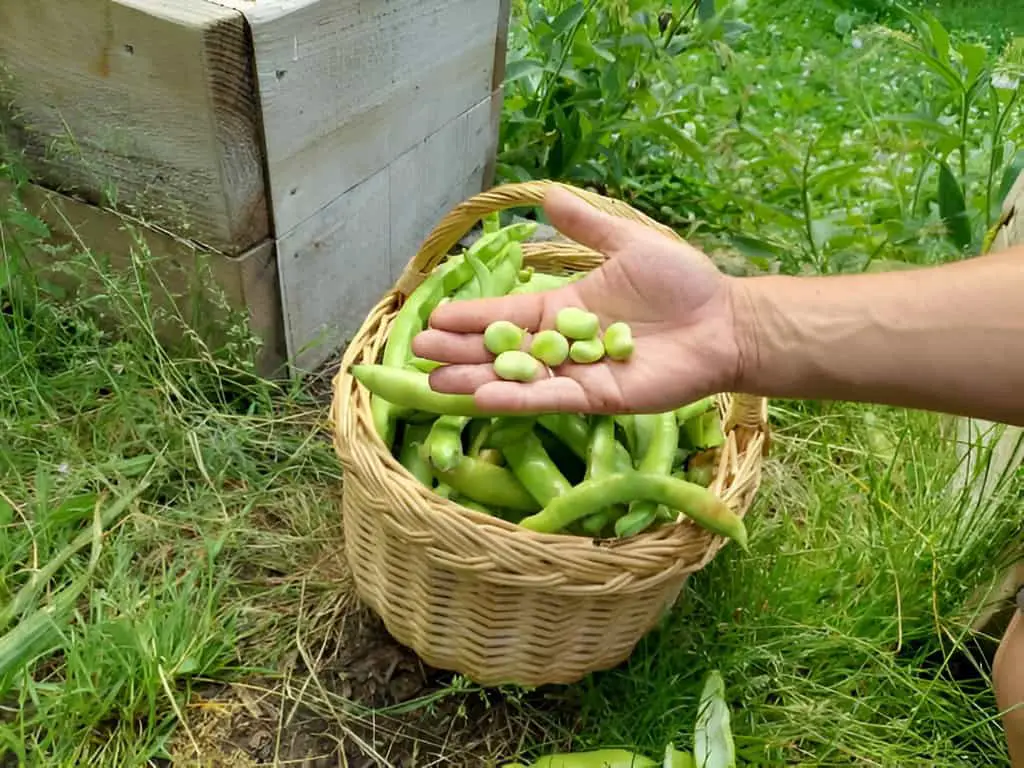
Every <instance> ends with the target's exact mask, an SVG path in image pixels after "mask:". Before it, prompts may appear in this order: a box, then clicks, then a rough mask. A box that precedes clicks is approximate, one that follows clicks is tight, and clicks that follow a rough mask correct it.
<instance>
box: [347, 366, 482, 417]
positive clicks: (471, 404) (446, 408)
mask: <svg viewBox="0 0 1024 768" xmlns="http://www.w3.org/2000/svg"><path fill="white" fill-rule="evenodd" d="M349 372H350V373H351V374H352V376H353V378H355V379H356V381H358V382H359V383H360V384H362V385H363V386H364V387H366V388H367V389H368V390H370V392H371V394H373V395H376V396H377V397H378V398H380V399H381V400H385V401H387V402H388V403H391V404H393V405H395V406H399V407H401V408H411V409H413V410H417V411H425V412H427V413H434V414H438V415H441V416H489V415H497V414H488V413H484V412H483V411H481V410H480V409H479V408H478V407H477V405H476V402H475V401H474V400H473V396H472V395H450V394H447V393H444V392H435V391H434V390H432V389H431V388H430V377H429V375H427V374H426V373H422V372H421V371H411V370H409V369H407V368H389V367H388V366H385V365H368V364H366V365H353V366H352V367H351V368H349Z"/></svg>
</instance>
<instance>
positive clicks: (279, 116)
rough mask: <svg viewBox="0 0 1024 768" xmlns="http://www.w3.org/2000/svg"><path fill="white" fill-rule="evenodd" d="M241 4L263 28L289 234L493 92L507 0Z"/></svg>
mask: <svg viewBox="0 0 1024 768" xmlns="http://www.w3.org/2000/svg"><path fill="white" fill-rule="evenodd" d="M231 4H232V5H233V6H235V7H238V8H240V9H242V10H243V12H244V13H245V14H246V18H247V19H248V20H249V23H250V25H251V27H252V35H253V44H254V49H255V60H256V71H257V78H258V81H259V91H260V98H261V100H262V111H263V127H264V135H265V137H266V154H267V167H268V172H269V178H270V189H271V194H272V197H273V211H274V223H275V228H276V231H277V233H278V236H279V237H280V236H283V235H285V234H286V233H288V231H289V230H291V229H292V228H294V227H296V226H299V224H300V223H301V222H303V221H304V220H305V219H307V218H308V217H309V216H310V215H312V214H314V213H316V212H318V211H320V210H321V209H323V208H324V207H325V206H327V205H329V204H331V203H332V202H333V201H335V200H336V199H337V198H338V197H340V196H341V195H342V194H344V193H345V192H347V191H348V190H350V189H352V188H354V187H355V186H356V185H358V184H360V183H361V182H363V181H365V180H366V179H368V178H370V177H371V176H372V175H374V174H375V173H377V172H379V171H380V170H382V169H383V168H385V167H386V166H387V165H388V164H389V163H390V162H391V161H392V160H394V159H395V158H396V157H398V156H399V155H401V154H402V153H403V152H405V151H407V150H408V149H410V148H411V147H413V146H414V145H415V144H416V143H417V142H419V141H421V140H422V139H423V138H424V137H425V136H428V135H430V134H431V133H433V132H435V131H437V130H438V129H439V128H441V126H443V125H445V124H447V123H448V122H449V121H450V120H452V119H453V118H454V117H455V116H456V115H460V114H462V113H464V112H466V111H467V110H468V109H470V108H471V107H473V106H475V105H477V104H479V103H482V102H484V101H486V100H488V99H489V98H490V95H491V92H492V90H493V89H492V82H491V81H492V75H493V70H494V64H495V48H496V42H497V33H498V30H499V12H500V10H501V6H502V0H390V2H387V3H381V2H370V1H369V0H291V1H290V2H284V1H283V0H267V1H264V2H256V3H253V4H250V5H248V6H246V4H245V3H244V2H238V1H237V0H235V1H234V2H232V3H231ZM423 193H424V194H430V190H424V192H423Z"/></svg>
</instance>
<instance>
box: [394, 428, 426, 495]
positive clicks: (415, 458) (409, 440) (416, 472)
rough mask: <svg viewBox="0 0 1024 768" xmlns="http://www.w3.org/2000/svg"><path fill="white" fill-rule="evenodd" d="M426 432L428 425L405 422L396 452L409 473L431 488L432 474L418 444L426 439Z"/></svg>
mask: <svg viewBox="0 0 1024 768" xmlns="http://www.w3.org/2000/svg"><path fill="white" fill-rule="evenodd" d="M428 433H429V427H428V426H427V425H426V424H406V426H405V431H404V434H403V435H402V445H401V448H400V449H399V452H398V462H399V463H400V464H401V465H402V466H403V467H405V468H406V469H407V470H409V474H411V475H412V476H413V477H415V478H416V479H417V480H419V481H420V482H421V483H422V484H423V485H425V486H426V487H427V488H431V487H433V485H434V474H433V472H431V471H430V465H429V464H428V463H427V462H426V461H424V459H423V456H422V454H421V453H420V446H421V445H422V444H423V442H424V441H425V440H426V439H427V434H428Z"/></svg>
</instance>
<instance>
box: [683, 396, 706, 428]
mask: <svg viewBox="0 0 1024 768" xmlns="http://www.w3.org/2000/svg"><path fill="white" fill-rule="evenodd" d="M714 407H715V398H714V396H708V397H704V398H701V399H700V400H696V401H694V402H692V403H687V404H686V405H682V406H680V407H679V408H676V410H675V414H676V422H677V423H678V424H679V426H680V427H681V426H683V425H684V424H686V423H687V422H688V421H689V420H690V419H692V418H694V417H695V416H701V415H703V414H705V413H707V412H708V411H710V410H711V409H712V408H714Z"/></svg>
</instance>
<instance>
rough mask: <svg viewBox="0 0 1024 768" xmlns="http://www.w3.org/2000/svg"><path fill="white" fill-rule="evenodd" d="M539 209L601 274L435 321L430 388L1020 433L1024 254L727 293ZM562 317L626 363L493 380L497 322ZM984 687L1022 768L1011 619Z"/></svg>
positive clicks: (1023, 742)
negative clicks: (607, 341)
mask: <svg viewBox="0 0 1024 768" xmlns="http://www.w3.org/2000/svg"><path fill="white" fill-rule="evenodd" d="M544 207H545V211H546V213H547V215H548V218H549V219H550V221H551V223H552V224H553V225H554V226H555V227H556V228H557V229H559V230H560V231H561V232H562V233H563V234H565V235H567V236H568V237H570V238H572V239H573V240H576V241H577V242H579V243H582V244H584V245H587V246H589V247H591V248H593V249H594V250H597V251H600V252H601V253H603V254H604V255H605V256H606V257H607V261H606V263H605V264H604V265H603V266H602V267H601V268H599V269H597V270H595V271H593V272H592V273H590V274H589V275H588V276H587V277H585V278H583V279H582V280H579V281H576V282H573V283H570V284H569V285H567V286H565V287H563V288H559V289H557V290H554V291H549V292H546V293H536V294H523V295H519V296H507V297H501V298H494V299H483V300H479V301H467V302H452V303H448V304H445V305H443V306H442V307H439V308H438V309H437V310H436V311H435V312H434V313H433V315H432V316H431V320H430V328H429V329H428V330H426V331H424V332H423V333H421V334H419V335H418V336H417V337H416V339H415V340H414V342H413V351H414V352H415V354H417V355H419V356H421V357H425V358H428V359H432V360H437V361H440V362H443V363H448V365H445V366H443V367H441V368H439V369H437V370H436V371H434V372H433V373H431V375H430V382H431V386H432V388H434V389H436V390H438V391H441V392H453V393H464V394H469V393H472V394H473V395H474V397H475V399H476V401H477V403H478V405H480V406H481V407H482V408H487V409H493V410H500V411H512V412H514V411H535V412H536V411H571V412H582V413H615V412H619V413H621V412H664V411H667V410H670V409H673V408H675V407H678V406H679V405H682V404H684V403H688V402H692V401H694V400H697V399H699V398H701V397H704V396H706V395H709V394H714V393H717V392H746V393H751V394H757V395H763V396H766V397H773V398H792V399H818V400H848V401H859V402H872V403H879V404H886V405H894V406H902V407H907V408H918V409H924V410H932V411H938V412H944V413H948V414H955V415H960V416H969V417H974V418H980V419H987V420H991V421H996V422H1002V423H1007V424H1014V425H1019V426H1024V396H1022V393H1024V248H1015V249H1010V250H1006V251H1003V252H1000V253H997V254H991V255H985V256H979V257H976V258H972V259H967V260H964V261H960V262H956V263H953V264H948V265H943V266H937V267H929V268H923V269H916V270H912V271H898V272H891V273H884V274H863V275H837V276H826V277H787V276H765V277H745V278H737V277H730V276H726V275H723V274H722V273H721V272H719V271H718V270H717V269H716V268H715V266H714V265H713V264H712V263H711V261H710V260H709V259H708V258H707V257H706V256H705V255H704V254H702V253H701V252H700V251H698V250H697V249H695V248H693V247H691V246H689V245H687V244H685V243H680V242H678V241H676V240H673V239H671V238H669V237H667V236H665V235H662V234H660V233H658V232H656V231H654V230H652V229H650V228H648V227H645V226H643V225H641V224H638V223H636V222H630V221H626V220H623V219H618V218H614V217H611V216H608V215H606V214H603V213H600V212H598V211H596V210H595V209H593V208H592V207H590V206H589V205H588V204H586V203H585V202H583V201H582V200H580V199H579V198H578V197H576V196H575V195H574V194H573V193H571V192H569V191H567V190H565V189H562V188H553V189H552V190H551V191H550V192H549V193H548V195H547V197H546V199H545V202H544ZM566 306H576V307H581V308H583V309H586V310H589V311H591V312H594V313H596V314H597V315H598V317H599V318H600V320H601V325H602V327H606V326H607V325H608V324H610V323H612V322H615V321H625V322H627V323H629V324H630V326H631V327H632V330H633V338H634V343H635V351H634V353H633V356H632V358H631V359H630V360H629V361H628V362H627V363H620V362H615V361H610V360H608V361H603V362H600V363H596V364H590V365H577V364H573V363H567V364H565V365H562V366H559V367H558V368H557V369H556V370H555V371H553V373H552V375H551V376H549V377H546V378H541V379H539V380H535V381H531V382H529V383H518V382H508V381H500V380H498V379H497V377H496V376H495V374H494V372H493V369H492V366H491V361H492V360H493V356H492V355H491V354H490V353H488V352H487V350H486V349H485V347H484V344H483V336H482V334H483V331H484V329H485V328H486V327H487V325H488V324H489V323H491V322H492V321H494V320H498V319H505V320H511V321H512V322H514V323H516V324H518V325H520V326H521V327H523V328H526V329H527V330H528V331H530V332H536V331H538V330H541V329H546V328H552V327H554V320H555V315H556V314H557V312H558V310H559V309H561V308H562V307H566ZM526 343H529V342H528V340H527V342H526ZM994 678H995V680H994V683H995V688H996V692H997V697H998V703H999V706H1000V709H1001V710H1003V711H1005V712H1007V714H1006V715H1004V718H1003V722H1004V725H1005V727H1006V731H1007V738H1008V741H1009V744H1010V751H1011V759H1012V761H1013V765H1014V767H1015V768H1024V622H1022V621H1021V619H1020V616H1019V615H1018V617H1017V618H1015V620H1014V622H1013V624H1012V625H1011V627H1010V629H1009V630H1008V631H1007V633H1006V635H1005V636H1004V638H1003V642H1002V644H1001V646H1000V650H999V655H998V659H997V663H996V668H995V670H994ZM1014 707H1017V708H1018V709H1016V710H1015V711H1009V710H1012V709H1013V708H1014Z"/></svg>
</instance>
